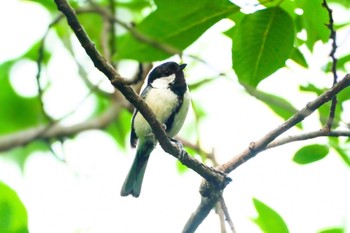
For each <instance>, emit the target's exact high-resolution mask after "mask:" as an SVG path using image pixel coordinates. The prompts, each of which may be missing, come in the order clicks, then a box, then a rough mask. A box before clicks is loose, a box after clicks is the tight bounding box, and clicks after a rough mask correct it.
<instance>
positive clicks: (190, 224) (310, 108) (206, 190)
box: [183, 74, 350, 233]
mask: <svg viewBox="0 0 350 233" xmlns="http://www.w3.org/2000/svg"><path fill="white" fill-rule="evenodd" d="M348 86H350V74H347V75H346V76H345V77H344V78H343V79H342V80H341V81H340V82H338V83H337V84H335V85H334V86H333V87H332V88H331V89H329V90H327V91H325V92H324V93H323V94H322V95H320V96H319V97H317V98H316V99H315V100H313V101H311V102H309V103H308V104H307V105H306V106H305V107H304V108H303V109H301V110H300V111H298V112H297V113H296V114H294V115H293V116H292V117H291V118H289V120H287V121H285V122H284V123H283V124H281V125H280V126H278V127H277V128H275V129H273V130H272V131H270V132H269V133H267V134H266V135H265V136H264V137H263V138H261V139H260V140H258V141H256V142H252V143H250V145H249V147H248V148H246V149H245V150H244V151H242V152H241V153H240V154H238V155H237V156H235V157H233V158H232V159H231V160H229V161H228V162H226V163H224V164H222V165H220V166H219V167H218V169H220V170H222V171H224V172H225V173H230V172H232V171H233V170H234V169H236V168H237V167H239V166H240V165H242V164H243V163H245V162H247V161H248V160H249V159H251V158H254V157H255V156H256V155H257V154H259V153H260V152H261V151H263V150H266V149H267V147H268V146H269V145H271V146H270V148H272V147H276V146H277V145H278V144H280V145H282V144H286V143H288V142H292V141H296V140H297V139H298V138H297V137H293V138H291V139H289V140H288V139H282V140H281V141H280V142H278V141H275V145H274V144H273V143H272V142H273V141H274V140H275V139H276V138H277V137H278V136H280V135H281V134H283V133H284V132H286V131H287V130H289V129H290V128H292V127H293V126H295V125H296V124H298V123H299V122H301V121H302V120H304V119H305V118H306V117H308V116H309V115H311V114H312V113H313V112H314V111H315V110H316V109H318V108H319V107H320V106H322V105H323V104H325V103H326V102H328V101H330V100H331V99H332V98H333V97H334V96H335V95H336V94H338V93H339V92H340V91H342V90H343V89H345V88H346V87H348ZM317 132H318V133H310V134H309V135H304V136H303V137H304V138H307V137H309V138H315V137H319V136H329V135H331V136H348V135H349V134H350V132H349V131H346V132H343V131H328V132H327V131H326V130H321V131H317ZM211 188H212V187H211V185H210V184H208V183H207V182H205V181H204V182H202V185H201V194H202V196H203V197H202V199H201V203H200V204H199V206H198V208H197V210H196V211H195V212H194V213H193V214H192V215H191V217H190V218H189V219H188V221H187V223H186V225H185V227H184V230H183V232H186V233H190V232H194V231H195V230H196V229H197V227H198V226H199V225H200V224H201V223H202V221H203V220H204V219H205V218H206V216H207V215H208V214H209V212H210V210H211V209H212V208H213V207H214V205H215V204H216V203H217V202H218V201H219V198H220V196H221V193H219V192H218V191H217V190H211Z"/></svg>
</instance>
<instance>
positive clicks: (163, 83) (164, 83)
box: [152, 74, 175, 88]
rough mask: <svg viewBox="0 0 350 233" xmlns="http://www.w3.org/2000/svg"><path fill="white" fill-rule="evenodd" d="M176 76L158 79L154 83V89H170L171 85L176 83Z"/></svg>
mask: <svg viewBox="0 0 350 233" xmlns="http://www.w3.org/2000/svg"><path fill="white" fill-rule="evenodd" d="M174 80H175V74H172V75H169V76H167V77H162V78H157V79H156V80H154V81H153V82H152V86H153V87H154V88H168V87H169V84H170V83H172V82H174Z"/></svg>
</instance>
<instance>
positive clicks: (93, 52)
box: [55, 0, 229, 189]
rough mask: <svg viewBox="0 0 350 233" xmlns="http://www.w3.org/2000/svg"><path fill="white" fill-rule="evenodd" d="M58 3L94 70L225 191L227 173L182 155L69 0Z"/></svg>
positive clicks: (162, 140) (165, 142)
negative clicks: (96, 43) (93, 38)
mask: <svg viewBox="0 0 350 233" xmlns="http://www.w3.org/2000/svg"><path fill="white" fill-rule="evenodd" d="M55 3H56V5H57V8H58V9H59V10H60V11H61V12H62V13H63V14H64V15H65V16H66V18H67V21H68V24H69V25H70V27H71V28H72V30H73V31H74V33H75V35H76V37H77V38H78V40H79V42H80V44H81V45H82V47H83V48H84V49H85V51H86V53H87V54H88V55H89V57H90V58H91V60H92V62H93V63H94V65H95V67H96V68H97V69H99V70H100V71H101V72H102V73H103V74H105V75H106V77H107V78H108V79H109V80H110V82H111V84H112V85H113V86H114V87H115V88H116V89H118V90H119V91H120V92H121V93H122V94H123V95H124V96H125V98H126V99H127V100H128V101H129V102H130V103H132V104H133V105H134V106H135V107H136V108H137V109H138V111H139V112H140V113H141V114H142V116H143V117H144V118H145V119H146V121H147V122H148V123H149V124H150V126H151V128H152V130H153V133H154V135H155V137H156V138H157V140H158V142H159V144H160V145H161V147H162V148H163V150H164V151H165V152H167V153H169V154H171V155H173V156H174V157H176V158H178V159H179V160H180V161H181V162H182V163H183V164H184V165H185V166H187V167H189V168H191V169H192V170H194V171H195V172H197V173H198V174H199V175H201V176H202V177H203V178H205V179H206V180H208V181H209V182H211V183H213V184H217V186H218V188H220V189H222V188H223V187H225V185H226V184H227V182H228V180H229V179H228V178H227V177H226V175H225V174H224V173H222V172H220V171H217V170H215V169H213V168H210V167H207V166H206V165H204V164H202V163H201V162H199V161H197V160H196V159H194V158H192V157H191V156H189V155H188V154H187V153H185V155H184V156H181V157H180V156H179V155H180V154H181V150H180V148H178V147H177V146H175V145H173V144H172V143H171V141H170V140H169V138H168V136H167V134H166V132H165V130H164V128H163V127H162V125H161V124H160V123H159V122H158V121H157V119H156V117H155V116H154V114H153V112H152V111H151V109H150V108H149V107H148V106H147V105H146V103H145V102H144V101H143V100H142V99H141V98H140V97H139V96H138V95H137V94H136V93H135V91H134V90H133V89H132V88H131V87H130V86H128V85H127V84H128V82H127V81H126V80H125V79H123V78H122V77H121V76H120V74H119V73H118V72H117V71H116V70H115V69H114V68H113V66H112V65H111V64H109V63H108V62H107V61H106V60H105V59H104V58H103V57H102V55H101V54H100V53H99V52H98V51H97V49H96V48H95V46H94V44H93V43H92V42H91V40H90V39H89V37H88V35H87V34H86V32H85V30H84V29H83V28H82V26H81V25H80V23H79V21H78V19H77V16H76V14H75V12H74V10H73V8H72V7H71V6H70V5H69V4H68V3H67V1H66V0H55Z"/></svg>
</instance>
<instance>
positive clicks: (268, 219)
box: [253, 198, 289, 233]
mask: <svg viewBox="0 0 350 233" xmlns="http://www.w3.org/2000/svg"><path fill="white" fill-rule="evenodd" d="M253 202H254V206H255V209H256V211H257V212H258V217H257V218H255V219H253V221H254V222H255V223H256V224H257V225H258V226H259V227H260V229H261V230H262V231H263V232H264V233H288V232H289V230H288V227H287V224H286V223H285V222H284V220H283V218H282V217H281V216H280V215H279V214H278V213H277V212H276V211H275V210H273V209H271V207H269V206H267V205H266V204H264V203H262V202H261V201H259V200H257V199H255V198H254V199H253Z"/></svg>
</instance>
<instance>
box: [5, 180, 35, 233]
mask: <svg viewBox="0 0 350 233" xmlns="http://www.w3.org/2000/svg"><path fill="white" fill-rule="evenodd" d="M0 193H1V196H0V216H1V218H0V232H6V233H26V232H28V228H27V211H26V209H25V207H24V205H23V203H22V202H21V200H20V199H19V198H18V196H17V194H16V192H15V191H14V190H12V189H11V188H10V187H8V186H7V185H6V184H4V183H3V182H0Z"/></svg>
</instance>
